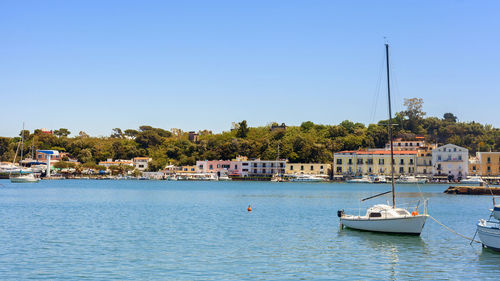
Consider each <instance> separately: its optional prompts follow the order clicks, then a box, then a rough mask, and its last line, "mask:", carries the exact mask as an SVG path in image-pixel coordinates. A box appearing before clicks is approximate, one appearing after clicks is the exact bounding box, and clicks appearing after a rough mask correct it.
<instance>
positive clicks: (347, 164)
mask: <svg viewBox="0 0 500 281" xmlns="http://www.w3.org/2000/svg"><path fill="white" fill-rule="evenodd" d="M334 157H335V161H334V163H335V164H334V165H335V166H334V171H335V175H345V176H356V175H373V174H375V175H386V176H389V175H390V174H391V162H390V159H391V151H390V150H384V149H369V150H357V151H341V152H337V153H335V155H334ZM416 160H417V151H415V150H401V151H394V175H395V176H400V175H415V171H416V162H417V161H416Z"/></svg>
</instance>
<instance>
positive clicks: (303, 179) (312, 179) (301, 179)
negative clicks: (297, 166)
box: [290, 175, 325, 182]
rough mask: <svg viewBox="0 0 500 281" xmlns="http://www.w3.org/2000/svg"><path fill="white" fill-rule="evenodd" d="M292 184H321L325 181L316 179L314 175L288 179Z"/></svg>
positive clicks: (319, 178)
mask: <svg viewBox="0 0 500 281" xmlns="http://www.w3.org/2000/svg"><path fill="white" fill-rule="evenodd" d="M290 181H292V182H322V181H325V179H324V178H321V177H317V176H314V175H298V176H295V177H292V178H290Z"/></svg>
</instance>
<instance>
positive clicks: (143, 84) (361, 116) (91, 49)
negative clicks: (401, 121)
mask: <svg viewBox="0 0 500 281" xmlns="http://www.w3.org/2000/svg"><path fill="white" fill-rule="evenodd" d="M499 15H500V1H421V0H420V1H331V0H328V1H315V0H311V1H306V0H304V1H291V0H284V1H275V0H273V1H269V0H265V1H257V0H251V1H234V0H233V1H215V0H214V1H124V0H120V1H88V0H86V1H2V2H1V3H0V38H1V40H0V96H1V107H0V118H1V120H2V121H1V123H0V124H1V125H0V135H1V136H13V135H16V134H17V133H18V132H19V130H20V129H21V124H22V121H24V122H25V123H26V127H27V129H30V130H33V129H35V128H42V127H46V128H49V129H58V128H61V127H62V128H68V129H69V130H70V131H71V132H73V133H76V134H77V133H78V132H79V131H85V132H87V133H89V134H91V135H109V133H110V132H111V129H112V128H115V127H119V128H122V129H126V128H137V127H138V126H140V125H145V124H147V125H151V126H155V127H161V128H165V129H170V128H181V129H183V130H185V131H188V130H199V129H209V130H213V131H215V132H219V131H222V130H228V129H229V128H230V126H231V122H233V121H241V120H243V119H246V120H248V123H249V124H250V125H251V126H261V125H266V124H267V123H269V122H272V121H277V122H285V123H287V124H291V125H299V124H300V123H301V122H302V121H308V120H310V121H313V122H315V123H321V124H337V123H339V122H341V121H342V120H345V119H350V120H353V121H356V122H362V123H366V124H367V123H370V122H374V121H378V120H379V119H383V118H386V100H385V96H384V95H385V92H384V91H385V90H384V89H385V88H384V87H382V88H381V90H380V96H379V98H378V102H375V100H376V92H377V91H376V89H377V84H378V80H379V79H380V75H379V73H380V71H381V62H382V60H383V52H384V47H383V44H384V40H383V37H384V36H387V37H388V38H389V41H390V43H391V51H392V52H391V57H392V58H391V59H392V65H393V73H394V75H395V78H396V79H395V81H394V82H396V83H395V84H394V99H393V104H394V107H395V109H396V111H399V110H402V109H403V106H402V103H403V99H404V98H409V97H421V98H423V99H424V111H426V112H427V113H428V115H430V116H438V117H442V115H443V114H444V113H446V112H452V113H454V114H455V115H457V116H458V117H459V120H461V121H472V120H475V121H479V122H482V123H488V124H492V125H494V126H495V127H499V126H500V118H499V115H498V112H499V111H498V110H499V105H500V84H499V83H500V82H499V81H500V16H499ZM382 79H385V78H383V77H382ZM375 104H376V105H375ZM374 110H376V111H375V114H374V113H373V112H374Z"/></svg>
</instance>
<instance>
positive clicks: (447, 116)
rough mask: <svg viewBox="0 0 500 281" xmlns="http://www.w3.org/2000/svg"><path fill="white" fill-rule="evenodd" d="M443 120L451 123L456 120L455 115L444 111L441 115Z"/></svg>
mask: <svg viewBox="0 0 500 281" xmlns="http://www.w3.org/2000/svg"><path fill="white" fill-rule="evenodd" d="M443 120H444V121H448V122H451V123H456V122H457V116H455V115H453V113H445V114H444V115H443Z"/></svg>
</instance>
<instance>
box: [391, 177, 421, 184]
mask: <svg viewBox="0 0 500 281" xmlns="http://www.w3.org/2000/svg"><path fill="white" fill-rule="evenodd" d="M426 182H427V179H422V178H416V177H415V176H400V177H399V179H397V180H396V183H406V184H424V183H426Z"/></svg>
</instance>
